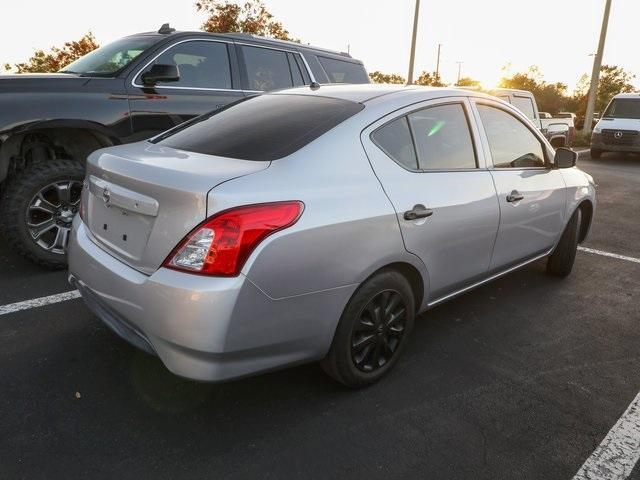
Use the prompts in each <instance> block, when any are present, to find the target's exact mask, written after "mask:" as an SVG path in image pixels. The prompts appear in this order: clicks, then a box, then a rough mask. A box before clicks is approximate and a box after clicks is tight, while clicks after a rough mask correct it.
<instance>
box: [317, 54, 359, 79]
mask: <svg viewBox="0 0 640 480" xmlns="http://www.w3.org/2000/svg"><path fill="white" fill-rule="evenodd" d="M318 60H319V61H320V64H321V65H322V68H324V71H325V72H326V73H327V76H328V77H329V81H330V82H331V83H369V76H368V75H367V72H366V71H365V69H364V67H363V66H362V65H361V64H359V63H355V62H345V61H343V60H336V59H334V58H328V57H320V56H319V57H318Z"/></svg>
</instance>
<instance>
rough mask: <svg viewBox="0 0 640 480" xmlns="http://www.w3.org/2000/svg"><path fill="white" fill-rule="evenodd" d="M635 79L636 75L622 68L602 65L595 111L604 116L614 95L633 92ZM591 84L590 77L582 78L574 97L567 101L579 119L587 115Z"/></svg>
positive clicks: (569, 107) (584, 76) (568, 106)
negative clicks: (632, 82)
mask: <svg viewBox="0 0 640 480" xmlns="http://www.w3.org/2000/svg"><path fill="white" fill-rule="evenodd" d="M634 78H635V76H634V75H632V74H631V73H629V72H627V71H626V70H624V69H623V68H622V67H617V66H614V65H602V67H601V68H600V83H599V84H598V93H597V95H596V105H595V110H594V111H595V112H598V113H600V114H602V112H603V111H604V109H605V108H606V107H607V104H608V103H609V102H610V101H611V98H612V97H613V96H614V95H617V94H618V93H630V92H633V91H634V90H635V88H634V87H633V85H632V84H631V81H632V80H633V79H634ZM590 83H591V78H590V77H589V76H588V75H586V74H585V75H583V76H582V77H580V80H579V81H578V85H577V86H576V90H575V92H574V94H573V96H572V97H570V98H569V99H568V100H567V108H568V109H569V110H571V111H573V112H575V113H576V114H577V115H578V117H584V115H585V114H586V111H587V99H588V96H589V84H590Z"/></svg>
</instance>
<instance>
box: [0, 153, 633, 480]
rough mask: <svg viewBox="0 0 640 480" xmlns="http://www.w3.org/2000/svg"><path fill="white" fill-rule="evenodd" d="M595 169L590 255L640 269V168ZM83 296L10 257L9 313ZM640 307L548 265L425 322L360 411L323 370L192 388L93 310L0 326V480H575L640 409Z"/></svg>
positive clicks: (591, 266) (623, 159) (607, 278)
mask: <svg viewBox="0 0 640 480" xmlns="http://www.w3.org/2000/svg"><path fill="white" fill-rule="evenodd" d="M579 166H580V167H581V168H583V169H584V170H586V171H587V172H589V173H591V174H592V175H593V176H594V177H595V179H596V182H597V183H598V185H599V192H598V194H599V198H598V202H599V203H598V209H597V212H596V218H595V223H594V225H593V229H592V232H591V235H590V237H589V239H588V241H587V242H586V243H585V246H586V247H589V248H592V249H596V250H601V251H605V252H609V253H614V254H619V255H623V256H628V257H633V258H640V242H639V241H638V239H640V213H639V212H640V156H620V155H618V156H615V155H604V156H603V157H602V159H600V160H597V161H594V160H591V159H589V158H586V159H581V160H580V162H579ZM70 289H71V288H70V287H69V286H68V285H67V283H66V274H65V273H64V272H53V273H52V272H46V271H43V270H41V269H40V268H38V267H35V266H32V265H31V264H29V263H28V262H26V261H23V260H22V259H20V258H19V257H17V256H16V255H15V254H14V253H12V252H11V251H10V249H9V248H8V247H7V246H6V245H5V244H2V243H0V305H6V304H9V303H13V302H19V301H23V300H28V299H32V298H37V297H42V296H47V295H51V294H55V293H60V292H65V291H68V290H70ZM639 297H640V264H638V263H634V262H632V261H628V260H623V259H618V258H611V257H605V256H602V255H598V254H594V253H588V252H585V251H580V252H578V256H577V259H576V264H575V267H574V271H573V273H572V275H571V276H570V277H569V278H567V279H565V280H558V279H554V278H550V277H548V276H546V275H545V273H544V265H543V264H541V263H538V264H534V265H531V266H529V267H527V268H525V269H522V270H520V271H517V272H515V273H513V274H511V275H508V276H505V277H503V278H501V279H499V280H497V281H495V282H493V283H490V284H488V285H485V286H483V287H481V288H479V289H477V290H475V291H473V292H471V293H468V294H466V295H463V296H461V297H459V298H458V299H455V300H453V301H451V302H449V303H447V304H444V305H442V306H439V307H437V308H435V309H433V310H431V311H429V312H427V313H426V314H424V315H422V316H421V317H420V318H419V319H418V321H417V322H416V326H415V329H414V332H413V335H412V341H411V343H410V345H409V347H408V349H407V350H406V352H405V355H404V358H402V360H401V361H400V362H399V364H398V366H397V368H396V369H395V370H394V371H393V372H392V373H391V374H390V375H389V376H387V377H386V378H385V379H384V380H383V381H381V382H379V383H378V384H376V385H373V386H372V387H370V388H367V389H365V390H360V391H351V390H346V389H344V388H342V387H341V386H339V385H338V384H336V383H334V382H333V381H332V380H330V379H329V378H328V377H326V376H325V375H324V374H323V373H322V371H321V370H320V368H319V367H318V366H317V365H313V364H312V365H305V366H301V367H296V368H292V369H287V370H282V371H279V372H275V373H271V374H267V375H261V376H256V377H252V378H249V379H244V380H239V381H236V382H232V383H227V384H221V385H210V384H202V383H194V382H189V381H186V380H182V379H179V378H177V377H175V376H173V375H171V374H170V373H168V372H167V371H166V370H165V369H164V367H163V366H162V364H161V363H160V362H159V361H158V360H157V359H156V358H154V357H151V356H148V355H146V354H144V353H142V352H139V351H137V350H135V349H134V348H133V347H130V346H129V345H127V344H126V343H124V342H123V341H121V340H120V339H119V338H117V337H115V336H114V335H113V334H112V333H111V332H110V331H109V330H108V329H107V328H106V327H105V326H103V325H102V324H101V323H100V322H99V321H98V320H96V319H95V318H94V317H93V316H92V314H91V313H90V312H89V311H88V310H87V309H86V308H85V307H84V305H83V304H82V302H81V301H80V300H70V301H66V302H62V303H57V304H53V305H48V306H43V307H39V308H30V309H26V310H22V311H17V312H14V313H10V314H6V315H0V365H2V368H1V369H0V478H1V479H17V478H25V479H40V478H42V479H51V478H65V479H74V478H92V479H93V478H109V479H111V478H119V479H128V478H136V479H147V478H149V479H164V478H167V479H175V478H180V479H182V478H185V479H201V478H211V479H252V478H259V479H290V478H304V479H310V478H323V479H324V478H336V479H338V478H339V479H342V478H370V479H378V478H380V479H399V478H421V479H491V480H495V479H545V480H548V479H571V478H572V477H573V476H574V475H575V474H576V472H577V471H578V470H579V469H580V467H581V465H582V464H583V462H585V460H586V459H587V458H589V457H590V455H591V454H592V452H593V451H594V449H596V448H597V447H598V445H599V444H600V443H601V441H602V440H603V438H604V437H605V436H606V435H607V433H608V432H609V431H610V429H611V428H612V427H613V426H614V424H616V422H617V420H618V419H619V418H620V416H621V415H622V414H623V412H625V410H626V409H627V407H628V406H629V404H630V402H632V401H633V399H634V398H635V397H636V395H637V394H638V392H639V391H640V353H639V349H638V345H640V329H639V328H638V327H639V326H640V311H639V309H638V298H639ZM634 475H635V476H636V477H640V474H639V473H638V467H637V466H636V469H635V471H634Z"/></svg>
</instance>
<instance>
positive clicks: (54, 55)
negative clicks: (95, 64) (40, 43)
mask: <svg viewBox="0 0 640 480" xmlns="http://www.w3.org/2000/svg"><path fill="white" fill-rule="evenodd" d="M98 47H99V45H98V42H96V39H95V37H94V36H93V34H92V33H91V32H89V33H87V34H86V35H85V36H83V37H82V38H81V39H80V40H77V41H73V42H66V43H65V44H64V46H63V47H62V48H59V47H52V48H51V51H49V52H45V51H44V50H36V51H35V52H34V54H33V56H32V57H31V58H30V59H29V60H27V61H26V62H24V63H16V64H15V65H13V67H12V66H11V65H10V64H8V63H7V64H5V66H4V68H5V70H7V71H9V70H15V71H16V72H18V73H52V72H57V71H59V70H61V69H62V68H64V67H65V66H67V65H69V64H70V63H71V62H73V61H75V60H77V59H78V58H80V57H82V56H84V55H86V54H87V53H89V52H91V51H93V50H95V49H96V48H98Z"/></svg>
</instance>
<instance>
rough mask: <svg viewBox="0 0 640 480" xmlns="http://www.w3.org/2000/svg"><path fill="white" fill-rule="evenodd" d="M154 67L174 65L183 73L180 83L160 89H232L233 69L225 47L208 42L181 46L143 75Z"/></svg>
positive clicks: (171, 50) (170, 84)
mask: <svg viewBox="0 0 640 480" xmlns="http://www.w3.org/2000/svg"><path fill="white" fill-rule="evenodd" d="M153 64H161V65H175V66H177V67H178V71H179V72H180V80H178V81H177V82H167V83H163V82H160V83H159V85H164V86H167V87H189V88H221V89H230V88H231V68H230V66H229V52H228V51H227V44H226V43H221V42H210V41H205V40H193V41H188V42H183V43H179V44H177V45H174V46H173V47H171V48H170V49H169V50H167V51H166V52H164V53H163V54H162V55H160V56H159V57H158V58H156V59H155V60H154V62H153V63H152V64H151V65H149V66H148V67H147V68H146V69H145V70H144V72H146V71H148V70H150V69H151V67H152V66H153ZM144 72H141V74H142V73H144ZM138 78H140V75H138Z"/></svg>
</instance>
